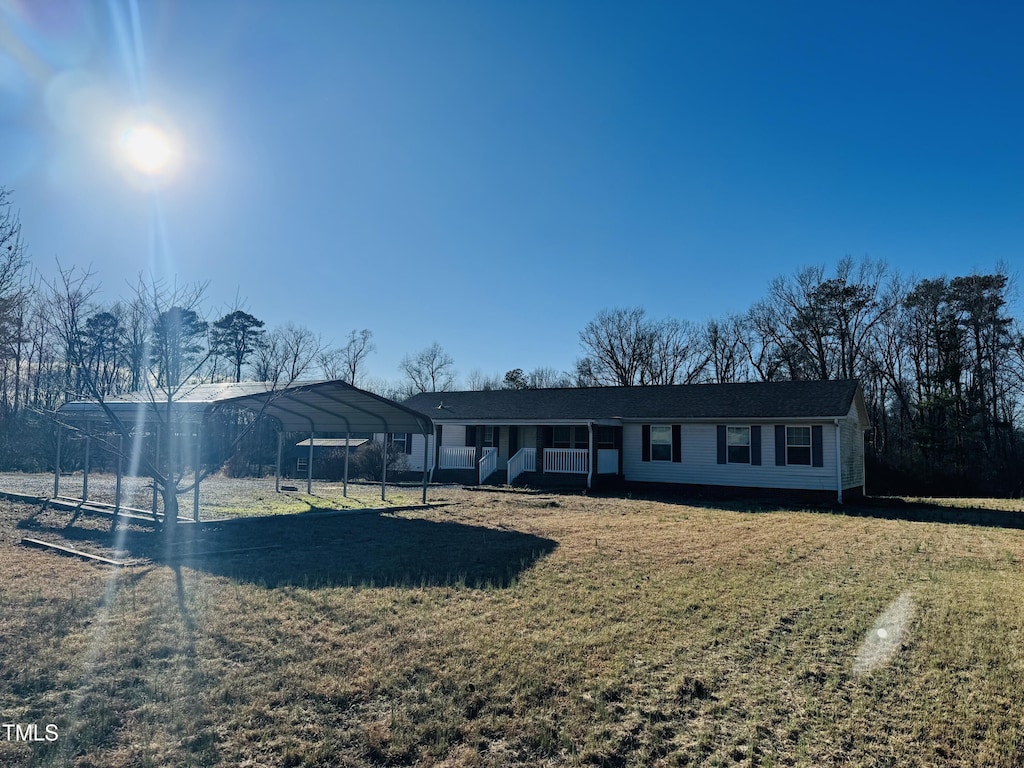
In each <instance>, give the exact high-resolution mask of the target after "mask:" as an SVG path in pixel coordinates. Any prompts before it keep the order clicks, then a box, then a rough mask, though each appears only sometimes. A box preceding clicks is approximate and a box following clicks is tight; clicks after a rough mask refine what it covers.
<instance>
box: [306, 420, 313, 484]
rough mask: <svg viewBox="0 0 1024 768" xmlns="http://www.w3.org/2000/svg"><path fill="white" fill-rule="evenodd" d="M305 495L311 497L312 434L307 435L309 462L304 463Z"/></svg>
mask: <svg viewBox="0 0 1024 768" xmlns="http://www.w3.org/2000/svg"><path fill="white" fill-rule="evenodd" d="M306 495H307V496H312V495H313V433H312V432H310V433H309V461H307V462H306Z"/></svg>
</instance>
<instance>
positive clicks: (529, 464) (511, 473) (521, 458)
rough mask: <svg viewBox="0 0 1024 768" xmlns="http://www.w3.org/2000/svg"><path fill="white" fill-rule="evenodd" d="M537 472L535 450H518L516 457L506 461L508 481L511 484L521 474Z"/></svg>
mask: <svg viewBox="0 0 1024 768" xmlns="http://www.w3.org/2000/svg"><path fill="white" fill-rule="evenodd" d="M536 471H537V449H536V448H520V449H519V450H518V451H516V455H515V456H513V457H512V458H511V459H509V460H508V481H509V482H510V483H511V482H512V481H513V480H515V479H516V478H517V477H519V476H520V475H521V474H523V472H536Z"/></svg>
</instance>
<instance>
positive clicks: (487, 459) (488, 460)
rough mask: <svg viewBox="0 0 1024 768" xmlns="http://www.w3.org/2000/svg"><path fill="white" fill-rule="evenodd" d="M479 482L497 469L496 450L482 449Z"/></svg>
mask: <svg viewBox="0 0 1024 768" xmlns="http://www.w3.org/2000/svg"><path fill="white" fill-rule="evenodd" d="M479 467H480V482H481V483H482V482H483V481H484V480H486V479H487V478H488V477H490V476H491V475H492V474H494V472H495V471H496V470H497V469H498V449H497V448H484V455H483V456H482V457H481V458H480V462H479Z"/></svg>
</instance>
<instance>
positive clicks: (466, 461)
mask: <svg viewBox="0 0 1024 768" xmlns="http://www.w3.org/2000/svg"><path fill="white" fill-rule="evenodd" d="M475 467H476V447H474V446H472V445H467V446H461V445H442V446H441V463H440V466H439V467H438V468H439V469H473V468H475Z"/></svg>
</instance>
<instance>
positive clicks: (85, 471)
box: [82, 424, 92, 501]
mask: <svg viewBox="0 0 1024 768" xmlns="http://www.w3.org/2000/svg"><path fill="white" fill-rule="evenodd" d="M91 431H92V425H91V424H86V425H85V464H83V466H82V501H88V500H89V446H91V445H92V435H91V434H90V432H91Z"/></svg>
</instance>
